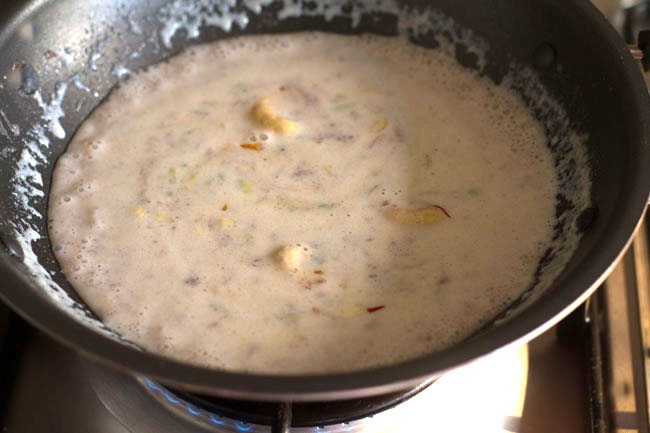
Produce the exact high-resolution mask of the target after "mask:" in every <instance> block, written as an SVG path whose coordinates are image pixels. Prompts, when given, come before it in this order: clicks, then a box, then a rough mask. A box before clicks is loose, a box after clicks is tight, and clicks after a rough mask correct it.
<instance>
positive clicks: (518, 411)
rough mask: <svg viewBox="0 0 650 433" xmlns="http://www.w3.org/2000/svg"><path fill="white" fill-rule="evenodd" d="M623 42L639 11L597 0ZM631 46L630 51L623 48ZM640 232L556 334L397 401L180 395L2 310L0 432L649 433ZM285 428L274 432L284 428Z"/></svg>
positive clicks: (644, 18) (648, 349)
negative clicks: (64, 343) (273, 400)
mask: <svg viewBox="0 0 650 433" xmlns="http://www.w3.org/2000/svg"><path fill="white" fill-rule="evenodd" d="M594 2H595V3H596V4H597V5H598V6H599V7H600V8H601V9H602V10H603V12H604V13H605V14H606V15H608V16H611V17H612V19H613V20H614V23H615V24H616V25H618V26H619V28H621V31H622V32H623V34H624V35H626V37H627V38H628V39H633V38H634V35H635V34H637V33H638V30H639V29H644V28H647V29H650V6H648V2H643V1H630V0H628V1H623V2H622V5H623V7H620V4H621V2H619V1H617V0H599V1H598V0H596V1H594ZM630 42H633V41H632V40H630ZM649 230H650V229H648V221H647V218H646V222H645V223H644V224H643V225H642V226H641V228H640V230H639V232H638V234H637V236H636V238H635V241H634V243H633V245H632V247H631V248H630V250H629V252H628V253H627V254H626V255H625V257H624V258H623V260H622V261H621V262H620V263H619V264H618V266H617V267H616V268H615V270H614V271H613V273H612V274H611V276H610V277H609V278H608V279H607V281H606V282H605V283H604V284H603V286H602V287H601V288H600V289H599V290H598V291H597V292H596V294H595V295H594V296H593V297H592V298H591V299H589V300H588V301H587V303H585V304H584V305H583V306H581V307H580V308H579V309H578V310H577V311H576V312H574V313H573V314H572V315H571V316H569V317H568V318H567V319H565V320H564V321H563V322H561V323H560V324H559V325H558V326H557V327H555V328H553V329H552V330H550V331H548V332H547V333H545V334H544V335H542V336H540V337H538V338H537V339H535V340H534V341H532V342H531V343H529V344H527V345H524V346H513V347H506V348H504V349H501V350H500V351H498V352H496V353H494V354H492V355H489V356H487V357H484V358H482V359H479V360H477V361H475V362H473V363H471V364H469V365H466V366H463V367H461V368H458V369H456V370H454V371H451V372H448V373H446V374H444V375H443V376H441V377H440V378H438V379H437V380H430V381H426V382H424V383H422V384H420V385H419V386H417V387H415V388H413V389H410V390H407V391H404V392H400V393H394V394H389V395H382V396H378V397H373V398H368V399H361V400H349V401H338V402H327V403H302V404H293V405H289V404H276V403H255V402H242V401H233V400H227V399H217V398H211V397H205V396H199V395H193V394H188V393H184V392H179V391H176V390H174V389H171V388H167V387H165V386H163V385H161V384H160V383H157V382H155V381H153V380H151V379H149V378H146V377H135V376H131V375H127V374H125V373H121V372H118V371H116V370H113V369H110V368H107V367H104V366H101V365H99V364H97V363H95V362H93V361H92V360H88V359H85V358H83V357H81V356H79V355H78V354H76V353H75V352H73V351H71V350H70V349H67V348H65V347H63V346H61V345H59V344H58V343H57V342H55V341H53V340H51V339H49V338H48V337H47V336H45V335H43V334H41V333H39V332H37V331H36V330H34V329H32V328H31V327H30V326H29V325H27V324H26V323H25V322H23V321H22V320H21V319H20V318H18V317H17V316H15V315H13V314H12V313H11V312H10V311H9V310H8V309H6V308H5V307H4V306H2V304H0V432H9V433H36V432H39V433H40V432H53V433H82V432H83V433H86V432H94V433H167V432H174V433H184V432H195V433H209V432H214V433H225V432H229V433H236V432H251V433H253V432H285V431H289V430H288V426H287V425H286V424H288V423H289V420H291V424H292V427H291V428H290V431H291V432H293V433H308V432H314V433H325V432H335V433H343V432H349V433H356V432H365V433H404V432H409V433H411V432H445V433H450V432H457V433H464V432H472V433H474V432H481V433H485V432H490V433H491V432H495V433H500V432H519V433H537V432H540V433H541V432H551V431H552V432H556V433H564V432H567V433H568V432H571V433H581V432H596V433H604V432H610V431H621V432H622V431H638V432H650V412H649V410H648V407H649V406H648V405H649V403H650V395H649V394H648V390H649V389H650V376H649V375H648V374H646V372H649V371H650V247H649V245H650V231H649ZM283 423H284V425H283Z"/></svg>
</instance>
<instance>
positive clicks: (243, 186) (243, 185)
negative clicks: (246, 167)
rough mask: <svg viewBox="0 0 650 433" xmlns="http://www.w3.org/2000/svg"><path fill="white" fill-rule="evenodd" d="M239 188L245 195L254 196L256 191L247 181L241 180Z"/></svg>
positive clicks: (238, 184)
mask: <svg viewBox="0 0 650 433" xmlns="http://www.w3.org/2000/svg"><path fill="white" fill-rule="evenodd" d="M237 186H239V189H240V190H241V191H242V192H243V193H244V194H252V193H253V192H254V191H255V190H254V188H253V185H252V184H251V183H250V182H248V181H247V180H245V179H239V180H238V181H237Z"/></svg>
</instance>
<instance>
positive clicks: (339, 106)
mask: <svg viewBox="0 0 650 433" xmlns="http://www.w3.org/2000/svg"><path fill="white" fill-rule="evenodd" d="M353 106H354V103H353V102H351V101H349V100H348V98H347V96H345V95H343V94H342V93H337V94H336V95H335V96H334V99H332V110H334V111H346V110H349V109H350V108H352V107H353Z"/></svg>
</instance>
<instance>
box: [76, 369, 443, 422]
mask: <svg viewBox="0 0 650 433" xmlns="http://www.w3.org/2000/svg"><path fill="white" fill-rule="evenodd" d="M83 364H84V366H85V369H86V370H87V373H88V377H89V378H90V379H91V382H92V385H93V388H94V389H95V391H96V392H97V395H98V396H99V398H100V400H101V401H102V403H103V404H104V405H105V406H106V407H107V408H108V410H109V411H110V412H111V413H112V414H113V415H114V416H115V417H116V418H117V419H118V420H120V422H121V423H122V424H123V425H124V426H125V427H127V428H129V429H132V430H131V431H132V432H133V433H160V432H161V431H173V432H177V433H181V432H186V431H188V432H189V431H191V432H193V433H239V432H250V433H268V432H273V433H275V432H288V431H290V432H291V433H357V432H358V433H360V432H363V431H366V428H367V427H368V423H369V422H372V421H373V415H376V414H378V413H380V412H385V411H387V410H388V409H391V408H393V407H395V406H397V405H398V404H400V403H403V402H405V401H406V400H408V399H410V398H411V397H413V396H415V395H416V394H418V393H419V392H420V391H422V390H424V389H426V388H427V387H428V386H429V385H430V384H431V383H433V382H434V380H429V381H426V382H424V383H423V384H421V385H419V386H417V387H415V388H412V389H409V390H406V391H403V392H395V393H390V394H385V395H381V396H375V397H368V398H364V399H356V400H341V401H331V402H322V403H321V402H309V403H295V404H293V405H289V404H286V403H270V402H266V403H264V402H250V401H239V400H230V399H223V398H217V397H209V396H199V395H195V394H190V393H185V392H180V391H175V390H172V389H170V388H167V387H165V386H163V385H161V384H159V383H157V382H155V381H153V380H151V379H147V378H136V377H134V376H130V375H128V374H125V373H121V372H118V371H116V370H113V369H110V368H108V367H104V366H101V365H98V364H95V363H92V362H89V361H83ZM143 415H144V416H143ZM286 415H289V416H288V417H287V416H286ZM291 415H293V417H291ZM289 421H290V423H289ZM283 422H284V425H282V424H283Z"/></svg>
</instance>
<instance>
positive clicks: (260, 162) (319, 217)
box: [49, 33, 557, 373]
mask: <svg viewBox="0 0 650 433" xmlns="http://www.w3.org/2000/svg"><path fill="white" fill-rule="evenodd" d="M556 193H557V183H556V176H555V172H554V170H553V165H552V162H551V155H550V153H549V151H548V150H547V148H546V145H545V136H544V134H543V132H542V129H541V127H540V125H539V124H538V123H537V122H536V121H535V120H534V119H533V117H532V115H531V114H530V113H529V112H528V111H527V110H526V108H525V107H524V105H523V103H522V102H521V101H520V100H519V99H518V97H517V95H515V94H514V93H512V92H510V91H509V90H507V89H505V88H502V87H499V86H496V85H494V84H493V83H492V82H491V81H489V80H488V79H486V78H481V77H479V76H477V75H476V74H475V73H473V72H472V71H469V70H466V69H464V68H462V67H460V66H459V65H458V64H457V63H456V62H455V60H454V59H453V58H451V57H449V56H448V55H447V54H445V53H443V52H442V51H432V50H426V49H423V48H418V47H416V46H414V45H411V44H409V43H407V42H406V41H404V40H402V39H393V38H382V37H369V36H364V37H357V36H335V35H327V34H317V33H308V34H292V35H280V36H262V37H245V38H235V39H230V40H226V41H221V42H218V43H215V44H212V45H206V46H202V47H199V48H193V49H191V50H190V51H188V52H185V53H183V54H181V55H179V56H177V57H175V58H173V59H172V60H171V61H169V62H168V63H164V64H161V65H158V66H155V67H153V68H150V69H149V70H148V71H147V72H143V73H140V74H137V75H136V76H134V77H133V78H131V79H129V80H128V81H127V82H126V83H124V84H123V85H122V86H121V87H120V88H119V89H117V90H116V91H114V92H113V94H112V95H111V97H110V99H109V100H108V101H106V102H105V103H103V104H102V105H101V106H100V107H99V108H98V109H97V110H96V111H95V112H94V113H93V114H92V115H91V116H90V117H89V119H88V120H86V121H85V122H84V124H83V125H82V126H81V128H80V129H79V131H78V132H77V133H76V135H75V136H74V138H73V140H72V142H71V143H70V145H69V147H68V150H67V151H66V153H65V154H64V155H62V157H61V159H60V160H59V162H58V163H57V166H56V168H55V173H54V178H53V183H52V191H51V196H50V197H51V198H50V208H49V218H50V236H51V239H52V244H53V245H54V246H55V253H56V255H57V258H58V260H59V262H60V264H61V266H62V268H63V270H64V272H65V274H66V276H67V278H68V280H69V281H70V282H71V283H72V284H73V286H74V287H75V288H76V289H77V291H78V292H79V294H80V295H81V297H82V298H83V299H84V300H85V301H86V302H87V303H88V305H89V306H90V307H91V308H92V309H93V310H94V311H95V312H96V313H97V314H98V315H99V316H100V317H101V318H102V320H103V321H104V322H105V323H106V324H107V325H108V326H109V327H111V328H113V329H115V330H116V331H118V332H120V333H121V334H122V335H124V336H125V337H127V338H129V339H131V340H133V341H135V342H137V343H138V344H140V345H141V346H143V347H144V348H146V349H148V350H151V351H153V352H157V353H161V354H164V355H167V356H170V357H174V358H177V359H181V360H184V361H187V362H191V363H197V364H202V365H207V366H212V367H215V368H224V369H229V370H239V371H254V372H267V373H304V372H331V371H343V370H354V369H359V368H364V367H369V366H377V365H384V364H389V363H394V362H397V361H399V360H403V359H408V358H413V357H416V356H418V355H421V354H424V353H428V352H431V351H434V350H437V349H441V348H444V347H447V346H449V345H451V344H453V343H454V342H457V341H458V340H460V339H462V338H464V337H467V336H468V335H470V334H471V333H472V332H474V331H476V330H477V329H478V328H480V327H481V326H483V325H484V324H485V323H487V322H488V321H489V320H490V319H491V318H493V317H494V316H495V315H496V314H498V313H499V312H500V311H501V310H502V309H503V308H504V306H505V305H507V304H508V303H509V302H510V301H512V300H513V299H514V298H516V297H517V296H518V295H519V294H520V293H521V292H522V291H523V290H524V289H525V288H526V287H527V286H528V285H529V284H530V283H531V281H532V277H533V273H534V271H535V268H536V266H537V263H538V261H539V259H540V257H541V254H542V252H543V251H544V249H545V248H546V246H547V245H548V244H549V243H550V240H551V236H552V230H551V227H552V226H551V224H552V222H553V218H554V204H555V201H554V197H555V195H556Z"/></svg>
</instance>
